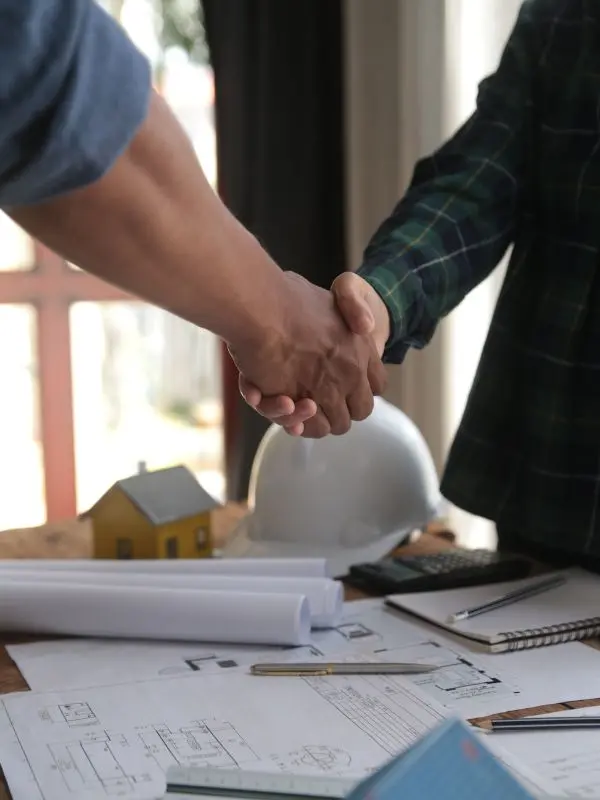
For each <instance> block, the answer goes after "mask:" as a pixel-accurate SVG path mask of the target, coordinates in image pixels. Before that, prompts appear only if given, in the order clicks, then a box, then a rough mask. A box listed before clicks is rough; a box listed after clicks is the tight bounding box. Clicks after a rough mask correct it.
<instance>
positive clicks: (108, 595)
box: [0, 580, 310, 645]
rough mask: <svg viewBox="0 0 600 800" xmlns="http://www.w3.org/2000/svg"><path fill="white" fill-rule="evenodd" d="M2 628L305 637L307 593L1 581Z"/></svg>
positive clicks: (210, 637)
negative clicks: (261, 592)
mask: <svg viewBox="0 0 600 800" xmlns="http://www.w3.org/2000/svg"><path fill="white" fill-rule="evenodd" d="M0 630H2V631H19V632H22V633H35V634H58V635H74V636H96V637H111V638H127V639H159V640H173V641H175V640H178V641H193V642H215V643H219V642H220V643H225V642H226V643H229V644H265V645H302V644H308V643H309V642H310V609H309V606H308V600H307V598H306V596H305V595H300V594H281V595H273V594H267V593H263V594H259V593H257V592H235V593H234V592H222V591H221V592H219V591H199V590H195V589H167V588H160V589H157V588H150V587H148V586H136V587H129V586H117V585H115V586H98V585H89V584H76V583H69V584H67V585H65V584H59V583H54V582H45V583H34V582H32V581H17V580H0Z"/></svg>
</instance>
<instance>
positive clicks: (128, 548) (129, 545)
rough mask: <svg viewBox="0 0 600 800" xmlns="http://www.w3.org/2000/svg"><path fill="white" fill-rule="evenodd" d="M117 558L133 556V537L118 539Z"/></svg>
mask: <svg viewBox="0 0 600 800" xmlns="http://www.w3.org/2000/svg"><path fill="white" fill-rule="evenodd" d="M117 558H133V542H132V540H131V539H117Z"/></svg>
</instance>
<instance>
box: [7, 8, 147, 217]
mask: <svg viewBox="0 0 600 800" xmlns="http://www.w3.org/2000/svg"><path fill="white" fill-rule="evenodd" d="M151 86H152V84H151V71H150V65H149V63H148V60H147V59H146V58H145V57H144V56H143V55H142V53H141V52H140V51H139V50H138V49H137V48H136V47H135V45H134V44H133V42H132V41H131V40H130V39H129V37H128V36H127V34H126V33H125V31H124V30H123V29H122V28H121V26H120V25H119V23H118V22H117V21H116V20H114V19H113V18H112V17H111V16H110V15H109V14H108V13H107V12H106V11H104V10H103V9H102V8H101V7H100V6H99V5H98V4H97V3H96V2H89V3H87V5H86V11H85V13H84V14H83V15H82V18H81V20H80V24H79V31H78V34H77V37H76V39H75V45H74V47H73V53H72V57H71V59H70V61H69V64H68V69H66V70H65V74H64V79H63V80H62V83H61V85H60V91H59V92H58V94H57V95H56V96H55V97H54V98H52V99H51V100H49V103H50V106H49V108H48V109H47V110H45V113H44V115H43V120H44V123H43V124H44V129H43V135H40V133H39V126H40V122H39V120H37V121H36V120H35V119H34V120H31V121H30V123H29V124H30V126H31V128H34V129H35V126H36V125H37V126H38V129H37V135H36V136H31V135H28V132H27V131H23V132H22V134H21V135H20V136H17V141H18V140H19V139H20V140H21V143H20V144H19V146H18V152H19V159H18V164H17V166H16V168H14V169H12V170H11V171H10V175H9V176H7V175H6V174H5V176H4V178H3V179H2V180H1V181H0V205H1V206H4V207H9V206H17V205H27V204H31V203H38V202H41V201H44V200H48V199H51V198H53V197H56V196H57V195H61V194H64V193H67V192H70V191H73V190H74V189H78V188H82V187H84V186H86V185H89V184H91V183H94V182H95V181H96V180H98V179H99V178H101V177H102V176H103V175H104V174H105V173H106V172H108V171H109V170H110V168H111V167H112V166H113V164H114V163H115V161H116V160H117V159H118V157H119V156H120V155H121V154H122V153H123V152H124V151H125V150H126V148H127V147H128V145H129V143H130V142H131V140H132V139H133V137H134V135H135V133H136V132H137V130H138V128H139V126H140V125H141V124H142V122H143V121H144V119H145V117H146V114H147V112H148V105H149V99H150V93H151ZM31 141H34V142H35V146H32V145H31Z"/></svg>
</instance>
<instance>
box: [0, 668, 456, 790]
mask: <svg viewBox="0 0 600 800" xmlns="http://www.w3.org/2000/svg"><path fill="white" fill-rule="evenodd" d="M0 708H2V709H3V712H4V714H3V716H0V759H1V761H2V768H3V770H4V773H5V775H6V778H7V780H8V783H9V786H10V787H11V791H12V792H13V797H14V800H40V799H41V800H69V798H72V799H73V800H91V799H92V798H93V800H99V799H100V798H104V799H106V798H131V800H142V799H146V798H147V799H148V800H150V799H152V800H154V799H155V798H159V797H161V796H162V794H161V793H164V790H165V773H166V770H167V768H168V767H169V766H170V765H172V764H180V765H211V766H216V767H228V768H235V767H240V768H244V769H257V770H267V771H273V770H280V771H283V772H287V771H290V772H294V773H296V774H297V773H298V772H307V773H313V774H314V773H317V774H329V775H348V776H356V777H359V776H363V775H365V774H367V773H368V772H370V771H371V770H372V769H374V768H375V767H377V766H378V765H380V764H382V763H383V762H384V761H385V760H387V759H388V758H389V757H390V756H391V755H392V754H394V753H398V752H400V751H401V750H403V749H404V748H406V747H408V746H409V745H411V744H412V743H413V742H414V741H416V739H417V738H419V737H420V736H421V735H422V734H423V733H425V731H427V730H430V729H431V728H433V727H435V725H437V724H438V723H439V722H440V721H441V720H442V719H444V718H445V717H446V716H447V712H446V711H445V710H444V709H443V708H442V707H441V706H439V705H438V704H437V703H435V702H434V701H432V700H430V699H428V698H427V696H426V695H424V694H423V693H422V692H421V691H420V690H419V689H418V688H416V687H414V686H413V685H412V684H411V683H410V682H408V681H406V680H405V679H404V678H400V677H395V676H391V677H389V678H387V679H386V680H367V679H365V678H363V677H335V678H328V679H322V678H312V679H306V680H304V679H297V680H296V679H294V680H288V679H281V678H256V677H252V676H249V675H245V674H242V673H228V674H227V675H206V676H202V677H200V676H198V675H194V674H191V675H189V676H187V677H182V678H166V679H163V680H153V681H143V682H139V683H137V684H123V685H121V686H107V687H100V688H92V689H85V690H78V691H68V692H61V693H43V694H41V693H20V694H16V695H10V696H7V697H6V698H5V699H4V701H3V703H2V705H1V706H0ZM36 786H37V789H35V791H34V788H35V787H36Z"/></svg>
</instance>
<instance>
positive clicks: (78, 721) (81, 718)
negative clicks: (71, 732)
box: [40, 703, 98, 728]
mask: <svg viewBox="0 0 600 800" xmlns="http://www.w3.org/2000/svg"><path fill="white" fill-rule="evenodd" d="M40 719H41V720H42V721H44V722H52V723H66V724H67V725H68V726H69V728H79V727H81V726H88V725H98V720H97V718H96V715H95V714H94V712H93V711H92V709H91V708H90V706H89V704H88V703H64V704H62V705H56V706H47V707H46V708H42V709H41V711H40Z"/></svg>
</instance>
